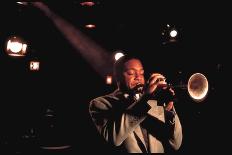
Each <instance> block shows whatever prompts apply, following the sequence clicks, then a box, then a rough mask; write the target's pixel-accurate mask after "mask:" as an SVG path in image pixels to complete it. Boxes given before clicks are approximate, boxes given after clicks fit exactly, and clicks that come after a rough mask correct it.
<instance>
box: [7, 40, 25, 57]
mask: <svg viewBox="0 0 232 155" xmlns="http://www.w3.org/2000/svg"><path fill="white" fill-rule="evenodd" d="M26 51H27V44H26V43H25V42H24V41H23V40H22V39H21V38H19V37H16V36H14V37H12V38H10V39H9V40H8V42H7V47H6V52H7V54H8V55H9V56H13V57H22V56H25V55H26Z"/></svg>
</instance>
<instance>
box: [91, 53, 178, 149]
mask: <svg viewBox="0 0 232 155" xmlns="http://www.w3.org/2000/svg"><path fill="white" fill-rule="evenodd" d="M114 73H115V78H116V82H117V86H118V89H117V90H116V91H114V92H113V93H111V94H108V95H105V96H101V97H98V98H95V99H93V100H92V101H91V102H90V106H89V112H90V115H91V117H92V120H93V122H94V124H95V126H96V128H97V130H98V132H99V134H100V135H101V136H103V137H104V139H105V140H106V142H108V143H110V144H111V145H112V146H115V149H116V148H120V149H122V150H123V151H126V152H129V153H163V152H165V151H166V152H167V151H168V150H170V148H172V149H173V150H178V149H179V148H180V146H181V143H182V127H181V124H180V121H179V118H178V115H177V114H176V111H175V109H174V106H173V103H174V102H173V100H172V97H169V99H167V100H165V99H161V100H160V97H161V98H162V95H158V94H160V92H162V91H163V92H169V94H172V95H174V91H173V90H172V89H170V88H168V87H167V83H166V82H165V77H164V76H163V75H161V74H159V73H153V74H152V75H151V76H150V78H149V79H148V80H147V82H145V79H144V69H143V65H142V63H141V61H140V60H139V59H137V58H133V57H130V56H123V57H121V58H120V59H119V60H118V61H117V62H116V63H115V65H114ZM161 86H163V87H161ZM172 95H171V96H172ZM163 96H165V95H163ZM166 96H167V95H166ZM159 100H160V101H162V102H163V101H166V102H167V103H162V104H160V103H159Z"/></svg>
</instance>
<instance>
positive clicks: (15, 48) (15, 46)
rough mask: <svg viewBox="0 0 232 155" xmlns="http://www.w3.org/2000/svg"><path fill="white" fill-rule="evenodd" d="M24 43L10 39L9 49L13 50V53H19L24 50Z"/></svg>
mask: <svg viewBox="0 0 232 155" xmlns="http://www.w3.org/2000/svg"><path fill="white" fill-rule="evenodd" d="M22 47H23V45H22V43H19V42H11V40H9V41H8V45H7V49H9V50H11V52H13V53H19V52H20V51H21V50H22Z"/></svg>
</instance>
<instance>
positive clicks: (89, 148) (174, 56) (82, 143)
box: [0, 1, 229, 154]
mask: <svg viewBox="0 0 232 155" xmlns="http://www.w3.org/2000/svg"><path fill="white" fill-rule="evenodd" d="M95 2H96V5H95V6H93V7H90V8H88V7H83V6H81V5H80V1H68V2H47V4H48V6H49V7H50V8H51V9H52V10H53V11H55V12H56V13H57V14H58V15H60V16H62V17H63V18H65V19H66V20H67V21H69V22H70V23H72V24H73V25H74V26H76V28H78V29H79V30H81V31H82V32H84V34H86V35H87V36H89V37H90V38H92V39H93V40H94V41H95V42H96V43H97V44H98V45H100V46H101V47H103V48H104V49H106V50H107V51H108V52H109V53H110V54H112V56H113V52H114V51H115V50H117V49H120V50H124V51H125V52H128V53H130V54H135V55H138V56H140V57H141V58H142V60H143V61H144V66H145V70H146V71H147V74H146V77H148V75H149V73H151V72H157V71H158V72H161V73H163V74H164V75H165V76H166V77H167V80H169V81H170V82H171V83H173V84H179V83H180V82H184V83H186V82H187V80H188V78H189V77H190V75H192V74H193V73H196V72H201V73H203V74H204V75H206V77H207V79H208V81H209V86H210V87H209V93H208V96H207V98H206V99H205V100H204V101H203V102H201V103H196V102H194V101H193V100H191V98H190V97H189V96H188V93H187V91H186V90H176V93H177V96H178V99H179V100H178V103H176V105H175V106H176V110H177V112H178V114H179V117H180V120H181V123H182V126H183V144H182V147H181V148H180V150H179V151H178V152H177V153H198V152H209V151H212V150H213V151H220V152H221V151H225V148H226V147H224V143H225V141H224V140H225V139H226V138H227V137H228V135H229V133H228V132H227V131H228V128H227V124H228V121H227V118H229V116H227V114H228V113H227V112H226V111H227V110H228V108H227V106H226V105H225V103H226V101H224V100H223V99H225V98H224V95H222V92H223V90H224V87H225V85H224V84H225V83H227V82H226V81H225V79H224V77H225V68H226V57H227V54H228V52H226V51H227V50H226V47H225V45H227V44H228V43H227V42H228V41H227V40H226V36H227V35H226V33H227V31H228V30H227V27H228V26H227V24H228V19H227V18H226V17H227V15H228V9H226V8H223V7H222V6H221V5H220V4H218V5H217V4H212V3H210V4H209V3H207V4H188V5H187V4H186V5H184V6H185V7H183V6H180V5H179V4H168V3H167V4H159V3H154V2H153V3H151V1H145V2H144V1H138V2H133V1H127V2H123V1H117V2H116V1H115V2H103V1H95ZM3 8H4V9H5V11H3ZM220 9H221V10H222V12H220V13H219V11H218V10H220ZM0 10H1V11H0V17H1V25H0V41H1V45H0V46H1V53H0V69H1V74H0V79H1V108H0V120H1V128H0V148H1V151H6V152H9V153H12V152H13V153H21V154H23V153H25V152H39V151H41V152H46V151H48V152H49V150H43V149H42V148H41V147H42V146H63V145H71V148H69V149H68V150H58V151H60V152H62V151H63V152H65V151H67V152H69V153H70V152H75V153H79V152H81V151H85V152H90V153H95V152H111V151H112V150H110V149H109V148H107V146H106V144H105V143H104V141H103V140H102V139H101V138H100V137H99V136H98V133H97V132H96V130H95V127H94V125H93V124H92V122H91V119H90V117H89V113H88V104H89V101H90V100H91V99H93V98H95V97H97V96H100V95H103V94H106V93H109V92H111V91H113V90H114V89H115V88H116V87H115V85H114V84H113V85H106V84H105V79H104V78H102V77H101V76H100V75H98V74H97V72H96V71H95V70H94V69H93V68H92V67H91V66H90V64H88V62H87V61H86V60H85V59H84V58H83V57H82V56H81V55H80V53H79V51H77V50H75V49H74V48H73V47H72V46H71V44H70V43H69V42H68V41H67V40H66V39H65V37H64V36H63V35H62V34H61V33H60V32H59V31H58V30H57V29H56V27H55V26H54V25H53V23H52V22H51V21H50V20H49V19H48V18H47V17H45V16H44V15H43V14H42V13H41V12H40V11H39V10H37V9H35V8H33V7H31V6H24V5H18V4H16V3H15V2H9V3H4V4H3V5H1V8H0ZM89 22H93V23H96V26H97V27H96V28H95V29H86V28H85V27H84V25H85V24H86V23H89ZM166 24H170V25H175V26H176V28H177V29H178V31H179V34H180V35H179V36H178V41H177V42H175V43H167V44H163V41H164V40H163V39H164V38H162V35H161V32H162V30H163V29H164V27H165V25H166ZM11 35H19V36H21V37H23V38H24V39H25V40H26V41H27V43H28V54H27V55H26V56H25V57H23V58H12V57H10V56H8V55H7V54H6V52H5V45H6V40H7V38H8V37H9V36H11ZM32 59H37V60H39V61H40V62H41V66H40V70H39V71H38V72H32V71H30V70H29V65H28V63H29V61H30V60H32ZM225 107H226V108H225ZM48 110H51V111H52V112H51V111H50V113H52V115H53V117H48V116H47V114H48V113H49V112H48ZM51 124H52V125H53V127H51ZM105 148H107V149H105ZM104 150H105V151H104ZM58 151H57V152H58ZM51 152H52V151H51ZM54 152H56V151H55V150H54Z"/></svg>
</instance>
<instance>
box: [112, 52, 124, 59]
mask: <svg viewBox="0 0 232 155" xmlns="http://www.w3.org/2000/svg"><path fill="white" fill-rule="evenodd" d="M122 56H124V54H123V53H121V52H118V53H116V54H115V55H114V59H115V60H116V61H117V60H118V59H119V58H121V57H122Z"/></svg>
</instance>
